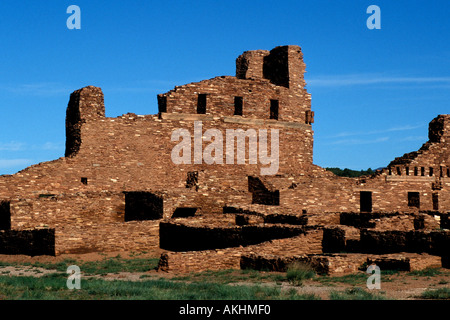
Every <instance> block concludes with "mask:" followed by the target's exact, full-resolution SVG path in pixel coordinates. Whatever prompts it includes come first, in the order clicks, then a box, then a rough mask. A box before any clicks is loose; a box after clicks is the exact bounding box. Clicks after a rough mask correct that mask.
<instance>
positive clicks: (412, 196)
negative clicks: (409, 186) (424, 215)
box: [408, 192, 420, 209]
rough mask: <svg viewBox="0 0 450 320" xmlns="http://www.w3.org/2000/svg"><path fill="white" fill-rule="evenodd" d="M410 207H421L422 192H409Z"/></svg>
mask: <svg viewBox="0 0 450 320" xmlns="http://www.w3.org/2000/svg"><path fill="white" fill-rule="evenodd" d="M408 207H416V208H418V209H420V193H419V192H408Z"/></svg>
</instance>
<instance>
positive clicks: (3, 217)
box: [0, 201, 11, 230]
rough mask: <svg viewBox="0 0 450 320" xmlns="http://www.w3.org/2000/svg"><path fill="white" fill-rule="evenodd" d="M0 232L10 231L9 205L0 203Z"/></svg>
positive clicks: (7, 202)
mask: <svg viewBox="0 0 450 320" xmlns="http://www.w3.org/2000/svg"><path fill="white" fill-rule="evenodd" d="M0 230H11V204H10V202H9V201H0Z"/></svg>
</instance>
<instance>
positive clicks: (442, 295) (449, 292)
mask: <svg viewBox="0 0 450 320" xmlns="http://www.w3.org/2000/svg"><path fill="white" fill-rule="evenodd" d="M421 297H422V298H424V299H450V288H440V289H436V290H427V291H424V292H423V293H422V295H421Z"/></svg>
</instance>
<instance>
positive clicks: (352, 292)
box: [330, 287, 386, 300]
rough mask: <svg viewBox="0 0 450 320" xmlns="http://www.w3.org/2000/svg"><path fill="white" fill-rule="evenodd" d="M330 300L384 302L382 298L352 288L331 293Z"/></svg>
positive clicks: (361, 289)
mask: <svg viewBox="0 0 450 320" xmlns="http://www.w3.org/2000/svg"><path fill="white" fill-rule="evenodd" d="M330 299H331V300H386V298H385V297H384V296H381V295H379V294H374V293H371V292H367V291H365V290H364V289H363V288H359V287H353V288H349V289H346V290H345V292H337V291H332V292H331V293H330Z"/></svg>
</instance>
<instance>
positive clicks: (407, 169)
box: [405, 167, 409, 176]
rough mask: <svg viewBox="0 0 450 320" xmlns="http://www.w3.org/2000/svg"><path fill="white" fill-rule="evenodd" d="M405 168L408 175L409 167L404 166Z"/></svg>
mask: <svg viewBox="0 0 450 320" xmlns="http://www.w3.org/2000/svg"><path fill="white" fill-rule="evenodd" d="M405 170H406V175H407V176H409V167H406V168H405Z"/></svg>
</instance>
